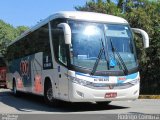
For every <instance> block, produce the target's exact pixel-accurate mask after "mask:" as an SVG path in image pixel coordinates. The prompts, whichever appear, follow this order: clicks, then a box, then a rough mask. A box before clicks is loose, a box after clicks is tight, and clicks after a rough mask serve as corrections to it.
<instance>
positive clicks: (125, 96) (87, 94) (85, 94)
mask: <svg viewBox="0 0 160 120" xmlns="http://www.w3.org/2000/svg"><path fill="white" fill-rule="evenodd" d="M69 84H70V85H69V99H70V101H71V102H100V101H123V100H135V99H138V96H139V86H140V84H139V83H137V84H135V85H134V86H132V87H129V88H125V89H115V90H114V88H113V89H93V88H89V87H85V86H82V85H79V84H76V83H72V82H70V83H69Z"/></svg>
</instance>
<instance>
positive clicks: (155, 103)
mask: <svg viewBox="0 0 160 120" xmlns="http://www.w3.org/2000/svg"><path fill="white" fill-rule="evenodd" d="M0 113H2V114H6V113H8V114H41V115H42V114H45V115H46V114H47V115H48V114H52V115H53V114H56V115H58V114H59V115H60V114H64V115H65V114H67V115H68V114H72V115H73V114H77V115H82V116H85V115H86V114H90V116H92V117H93V118H95V117H96V116H97V115H100V114H101V117H102V118H103V117H104V115H106V114H108V115H109V114H118V115H121V114H143V115H147V114H160V100H158V99H157V100H156V99H138V100H136V101H114V102H111V103H110V104H109V105H106V106H98V105H96V104H91V103H63V105H62V106H60V107H57V108H55V107H53V106H47V105H46V104H45V103H44V100H43V97H39V96H34V95H28V94H22V95H21V96H20V97H15V96H14V95H13V94H12V92H11V91H10V90H8V89H0ZM93 118H91V119H93ZM104 118H105V117H104ZM73 119H74V118H73Z"/></svg>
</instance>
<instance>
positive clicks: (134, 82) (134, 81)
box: [129, 79, 139, 85]
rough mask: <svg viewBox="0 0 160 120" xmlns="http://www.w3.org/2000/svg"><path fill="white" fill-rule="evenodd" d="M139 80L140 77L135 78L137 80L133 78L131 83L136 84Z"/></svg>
mask: <svg viewBox="0 0 160 120" xmlns="http://www.w3.org/2000/svg"><path fill="white" fill-rule="evenodd" d="M138 82H139V79H135V80H132V81H130V82H129V83H130V84H132V85H135V84H137V83H138Z"/></svg>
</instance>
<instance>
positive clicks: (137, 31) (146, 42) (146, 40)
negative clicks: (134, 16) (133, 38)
mask: <svg viewBox="0 0 160 120" xmlns="http://www.w3.org/2000/svg"><path fill="white" fill-rule="evenodd" d="M132 30H133V32H134V33H138V34H141V35H142V37H143V45H144V48H148V47H149V36H148V34H147V33H146V32H145V31H144V30H142V29H138V28H132Z"/></svg>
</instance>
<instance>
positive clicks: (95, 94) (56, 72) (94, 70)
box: [7, 11, 149, 104]
mask: <svg viewBox="0 0 160 120" xmlns="http://www.w3.org/2000/svg"><path fill="white" fill-rule="evenodd" d="M133 32H135V33H138V34H141V35H142V39H143V43H144V47H145V48H147V47H149V37H148V34H147V33H146V32H145V31H144V30H141V29H137V28H130V26H129V24H128V22H127V21H126V20H125V19H123V18H120V17H116V16H112V15H107V14H100V13H92V12H78V11H66V12H59V13H56V14H54V15H51V16H49V17H48V18H47V19H45V20H44V21H42V22H41V23H39V24H38V25H36V26H35V27H33V28H31V29H30V30H28V31H26V32H25V33H23V34H22V35H21V36H20V37H19V38H18V39H17V40H15V41H14V42H12V43H11V44H10V45H9V46H8V49H7V60H8V65H7V66H8V67H7V80H8V81H7V82H8V83H7V84H8V87H9V88H10V89H12V90H13V93H14V94H15V95H16V94H18V92H20V91H21V92H26V93H32V94H36V95H41V96H44V98H45V101H46V102H47V103H52V104H57V101H58V100H63V101H70V102H94V103H98V104H108V103H109V102H110V101H115V100H135V99H137V98H138V96H139V88H140V75H139V72H138V60H137V56H136V49H135V43H134V35H133Z"/></svg>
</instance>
